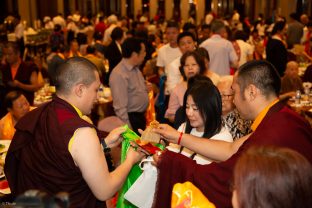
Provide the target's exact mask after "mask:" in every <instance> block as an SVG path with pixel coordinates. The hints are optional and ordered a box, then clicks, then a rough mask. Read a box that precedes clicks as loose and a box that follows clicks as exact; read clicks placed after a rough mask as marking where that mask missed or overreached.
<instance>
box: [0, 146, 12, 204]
mask: <svg viewBox="0 0 312 208" xmlns="http://www.w3.org/2000/svg"><path fill="white" fill-rule="evenodd" d="M10 144H11V140H0V201H1V202H12V200H13V198H12V195H11V190H10V188H9V187H8V186H7V181H6V178H5V175H4V172H3V166H4V162H5V157H6V153H7V151H8V149H9V146H10ZM2 205H3V204H0V207H2Z"/></svg>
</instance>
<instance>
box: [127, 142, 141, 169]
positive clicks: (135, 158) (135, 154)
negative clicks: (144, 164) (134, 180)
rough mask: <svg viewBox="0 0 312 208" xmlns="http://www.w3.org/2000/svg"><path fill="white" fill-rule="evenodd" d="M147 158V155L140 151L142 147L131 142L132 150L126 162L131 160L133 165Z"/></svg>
mask: <svg viewBox="0 0 312 208" xmlns="http://www.w3.org/2000/svg"><path fill="white" fill-rule="evenodd" d="M144 157H145V154H144V153H143V152H141V151H140V147H137V146H136V145H135V144H132V143H131V142H130V148H129V150H128V151H127V157H126V160H129V161H130V162H131V164H132V165H134V164H136V163H138V162H139V161H141V160H142V159H143V158H144Z"/></svg>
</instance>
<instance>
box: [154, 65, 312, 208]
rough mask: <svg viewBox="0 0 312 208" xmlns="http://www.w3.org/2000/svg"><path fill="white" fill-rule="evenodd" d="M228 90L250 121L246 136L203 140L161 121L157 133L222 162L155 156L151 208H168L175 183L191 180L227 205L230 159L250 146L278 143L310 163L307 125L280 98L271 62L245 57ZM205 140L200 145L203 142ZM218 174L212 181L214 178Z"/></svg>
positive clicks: (219, 204)
mask: <svg viewBox="0 0 312 208" xmlns="http://www.w3.org/2000/svg"><path fill="white" fill-rule="evenodd" d="M232 89H233V92H234V103H235V105H236V108H237V110H238V112H239V113H240V114H241V116H242V118H244V119H249V120H254V122H253V124H252V126H251V128H252V130H253V132H252V133H251V135H250V136H249V138H248V139H245V140H242V139H243V138H240V139H237V140H235V141H234V142H225V141H216V140H211V139H205V140H204V141H202V140H203V139H202V138H198V137H196V136H193V135H190V134H186V133H185V134H181V133H180V132H178V131H176V130H175V129H173V128H172V127H170V126H169V125H166V124H160V125H159V127H158V128H157V129H154V131H155V132H156V133H160V134H161V136H163V138H165V139H166V140H167V141H169V142H172V143H178V141H179V143H180V144H181V145H182V146H187V147H188V148H189V149H191V150H192V151H194V152H197V153H199V154H202V155H204V156H206V157H208V158H211V159H215V160H221V161H222V162H218V163H211V164H208V165H198V164H196V163H195V162H194V161H193V160H190V158H187V157H185V156H183V155H180V154H176V153H174V152H171V151H166V152H164V153H162V154H161V155H160V156H159V157H158V158H157V155H156V156H155V160H156V163H157V167H158V181H159V182H158V183H157V187H156V193H155V200H154V205H153V207H170V199H171V192H172V187H173V185H174V184H175V183H177V182H179V183H181V182H185V181H190V182H192V183H193V184H194V185H195V186H196V187H198V188H199V189H200V190H201V192H202V193H203V194H204V195H205V196H206V197H207V198H208V199H209V200H210V201H211V202H213V203H214V204H215V205H216V207H231V192H230V189H229V188H230V187H229V185H230V184H229V182H230V180H231V179H232V176H233V170H234V166H235V163H236V162H237V160H238V159H239V158H240V156H241V155H242V154H243V153H244V152H246V151H247V150H248V149H249V148H250V147H253V146H256V147H259V146H266V145H270V146H278V147H286V148H290V149H293V150H295V151H298V152H299V153H301V154H302V155H303V156H305V157H306V158H307V159H308V161H309V162H310V163H312V154H311V151H312V142H311V138H312V129H311V126H310V124H309V123H308V122H307V121H306V120H305V119H304V118H302V117H301V116H300V115H298V114H297V113H295V112H294V111H293V110H291V109H289V108H288V107H287V106H285V105H284V103H283V102H279V100H278V95H279V92H280V77H279V74H278V72H277V70H276V69H275V68H274V66H273V65H272V64H270V63H269V62H266V61H250V62H247V63H246V64H244V65H242V66H241V67H240V68H239V69H238V71H237V72H236V73H235V76H234V80H233V84H232ZM204 143H205V144H204ZM216 179H217V180H216Z"/></svg>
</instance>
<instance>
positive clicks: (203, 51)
mask: <svg viewBox="0 0 312 208" xmlns="http://www.w3.org/2000/svg"><path fill="white" fill-rule="evenodd" d="M195 51H196V52H197V53H198V55H199V56H200V57H201V58H202V59H204V61H205V59H207V60H208V61H210V56H209V53H208V51H207V50H206V49H205V48H203V47H199V48H197V49H196V50H195Z"/></svg>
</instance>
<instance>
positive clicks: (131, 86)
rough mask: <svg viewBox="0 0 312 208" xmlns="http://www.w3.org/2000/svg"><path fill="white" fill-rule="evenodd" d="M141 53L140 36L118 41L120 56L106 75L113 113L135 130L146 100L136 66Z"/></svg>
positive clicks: (141, 120) (142, 120)
mask: <svg viewBox="0 0 312 208" xmlns="http://www.w3.org/2000/svg"><path fill="white" fill-rule="evenodd" d="M145 54H146V51H145V45H144V43H143V41H142V40H140V39H136V38H128V39H126V40H125V41H124V43H123V44H122V56H123V59H122V60H121V61H120V62H119V64H118V65H117V66H116V67H115V68H114V69H113V71H112V73H111V75H110V78H109V86H110V87H111V91H112V96H113V106H114V110H115V113H116V115H117V116H118V117H119V118H120V119H121V120H122V121H123V122H125V123H127V124H128V125H130V126H131V127H132V129H133V130H134V131H136V132H138V129H145V126H146V119H145V111H146V109H147V107H148V104H149V101H148V94H147V86H146V84H145V80H144V78H143V75H142V73H141V71H140V70H139V66H140V65H141V64H142V62H143V61H144V57H145Z"/></svg>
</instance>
